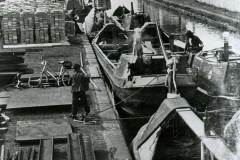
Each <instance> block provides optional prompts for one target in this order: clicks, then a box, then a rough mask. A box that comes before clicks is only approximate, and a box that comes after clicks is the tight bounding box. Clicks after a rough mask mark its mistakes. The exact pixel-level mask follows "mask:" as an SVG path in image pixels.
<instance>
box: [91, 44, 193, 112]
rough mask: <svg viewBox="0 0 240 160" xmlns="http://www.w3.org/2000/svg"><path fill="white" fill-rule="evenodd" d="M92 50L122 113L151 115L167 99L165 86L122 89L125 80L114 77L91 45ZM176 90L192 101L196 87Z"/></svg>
mask: <svg viewBox="0 0 240 160" xmlns="http://www.w3.org/2000/svg"><path fill="white" fill-rule="evenodd" d="M93 48H94V51H95V53H96V56H97V59H98V61H99V63H100V66H101V67H102V70H103V72H104V74H105V75H106V77H107V79H108V81H109V83H110V85H111V88H112V90H113V92H114V94H115V96H117V97H118V98H119V99H120V102H123V103H121V105H120V106H121V107H122V108H123V109H124V111H127V113H129V114H130V115H131V116H136V115H141V116H142V115H144V116H145V115H151V114H153V113H154V112H155V111H156V109H157V108H158V107H159V105H160V104H161V102H162V101H163V100H164V99H165V98H166V97H167V87H166V86H165V84H164V83H162V84H160V85H153V86H145V87H144V86H142V87H122V86H121V84H123V83H124V81H125V80H124V79H121V78H119V77H117V76H116V75H115V72H114V69H113V68H112V66H111V65H110V64H108V62H107V60H106V59H105V57H104V56H103V55H102V54H101V53H100V52H99V48H98V47H96V46H95V44H93ZM162 77H164V78H165V75H162ZM178 89H179V93H180V94H181V96H183V97H186V98H187V99H188V100H192V98H193V96H194V95H195V92H196V86H195V85H189V84H187V83H186V86H184V85H180V86H179V87H178Z"/></svg>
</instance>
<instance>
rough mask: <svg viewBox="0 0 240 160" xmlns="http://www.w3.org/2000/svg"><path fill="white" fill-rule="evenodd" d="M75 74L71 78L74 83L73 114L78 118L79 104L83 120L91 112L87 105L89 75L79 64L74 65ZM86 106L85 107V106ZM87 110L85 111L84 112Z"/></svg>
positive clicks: (73, 116)
mask: <svg viewBox="0 0 240 160" xmlns="http://www.w3.org/2000/svg"><path fill="white" fill-rule="evenodd" d="M73 69H74V74H73V75H72V76H71V78H70V83H71V84H72V114H71V117H72V118H73V119H76V118H77V112H78V106H80V111H81V116H82V120H84V118H85V116H86V115H87V114H88V113H89V112H90V108H89V106H88V105H87V100H86V94H85V91H86V90H88V89H89V81H90V78H89V76H87V75H85V74H84V73H83V72H82V71H81V68H80V65H79V64H74V65H73ZM83 106H84V108H83ZM84 112H85V113H84Z"/></svg>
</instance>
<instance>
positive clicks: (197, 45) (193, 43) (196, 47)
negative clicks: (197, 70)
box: [185, 30, 203, 66]
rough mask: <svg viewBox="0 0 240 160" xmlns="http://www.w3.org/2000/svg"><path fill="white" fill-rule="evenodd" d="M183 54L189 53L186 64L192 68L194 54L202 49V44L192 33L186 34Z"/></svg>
mask: <svg viewBox="0 0 240 160" xmlns="http://www.w3.org/2000/svg"><path fill="white" fill-rule="evenodd" d="M185 36H186V46H185V52H188V53H189V59H188V64H189V65H190V66H192V63H193V60H194V57H195V54H197V53H198V52H200V51H201V50H202V49H203V43H202V41H201V40H200V38H199V37H198V36H195V35H194V34H193V32H192V31H189V30H188V31H187V32H186V34H185Z"/></svg>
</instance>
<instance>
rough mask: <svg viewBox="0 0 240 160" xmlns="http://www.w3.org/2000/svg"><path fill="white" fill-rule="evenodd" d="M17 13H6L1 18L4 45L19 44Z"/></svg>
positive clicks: (18, 16)
mask: <svg viewBox="0 0 240 160" xmlns="http://www.w3.org/2000/svg"><path fill="white" fill-rule="evenodd" d="M19 19H20V15H19V12H14V11H11V12H7V13H5V14H4V15H3V18H2V24H1V27H2V31H3V42H4V44H17V43H18V42H19V39H18V37H19Z"/></svg>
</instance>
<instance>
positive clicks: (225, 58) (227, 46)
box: [222, 32, 229, 62]
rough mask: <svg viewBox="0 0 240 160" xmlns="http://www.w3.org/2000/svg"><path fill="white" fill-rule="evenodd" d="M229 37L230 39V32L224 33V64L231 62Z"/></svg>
mask: <svg viewBox="0 0 240 160" xmlns="http://www.w3.org/2000/svg"><path fill="white" fill-rule="evenodd" d="M228 37H229V32H223V40H224V48H223V50H224V52H223V55H222V59H223V61H224V62H228V60H229V51H228V49H229V45H228Z"/></svg>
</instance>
